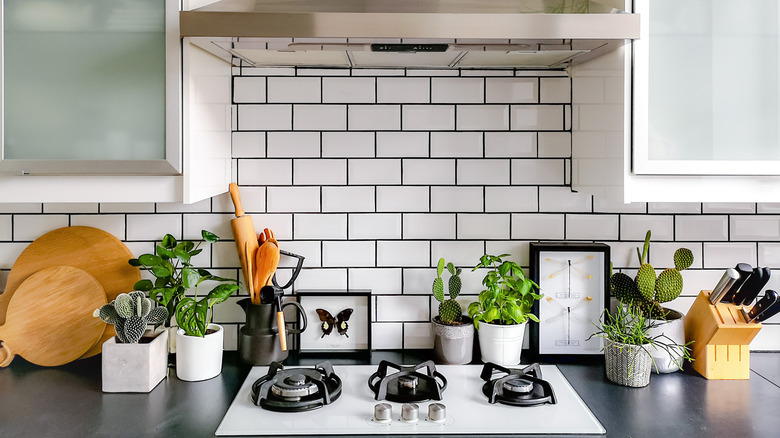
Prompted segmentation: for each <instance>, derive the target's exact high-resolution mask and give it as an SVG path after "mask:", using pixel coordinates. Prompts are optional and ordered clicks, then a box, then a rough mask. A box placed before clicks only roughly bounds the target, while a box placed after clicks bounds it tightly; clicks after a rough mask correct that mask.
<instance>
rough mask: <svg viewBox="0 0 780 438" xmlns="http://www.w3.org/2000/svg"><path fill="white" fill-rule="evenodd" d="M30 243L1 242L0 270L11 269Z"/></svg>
mask: <svg viewBox="0 0 780 438" xmlns="http://www.w3.org/2000/svg"><path fill="white" fill-rule="evenodd" d="M27 245H28V243H21V242H0V269H11V267H12V266H13V265H14V262H16V259H17V258H19V255H20V254H21V253H22V251H24V249H25V248H27Z"/></svg>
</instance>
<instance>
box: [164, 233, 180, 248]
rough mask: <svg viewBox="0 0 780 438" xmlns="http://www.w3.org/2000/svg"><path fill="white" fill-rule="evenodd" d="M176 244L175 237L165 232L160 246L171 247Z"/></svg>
mask: <svg viewBox="0 0 780 438" xmlns="http://www.w3.org/2000/svg"><path fill="white" fill-rule="evenodd" d="M176 244H177V242H176V239H175V238H174V237H173V236H171V235H170V234H166V235H165V237H163V239H162V246H163V247H164V248H165V249H172V248H174V247H175V246H176Z"/></svg>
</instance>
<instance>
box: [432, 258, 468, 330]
mask: <svg viewBox="0 0 780 438" xmlns="http://www.w3.org/2000/svg"><path fill="white" fill-rule="evenodd" d="M444 265H445V261H444V258H441V259H439V264H438V267H437V269H436V279H435V280H433V296H434V297H435V298H436V299H437V300H438V301H440V303H439V319H441V321H442V322H443V323H444V324H457V323H459V322H460V321H461V318H462V316H463V309H462V308H461V307H460V303H458V302H457V301H455V298H457V297H458V295H460V289H461V286H462V285H463V283H462V281H461V279H460V273H461V271H462V269H461V268H456V267H455V265H454V264H452V263H447V271H449V273H450V280H449V283H448V286H449V288H448V291H447V293H448V295H449V299H444V280H442V278H441V274H442V273H443V272H444Z"/></svg>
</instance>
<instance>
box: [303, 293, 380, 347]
mask: <svg viewBox="0 0 780 438" xmlns="http://www.w3.org/2000/svg"><path fill="white" fill-rule="evenodd" d="M295 296H296V300H297V301H298V304H300V305H301V307H303V309H304V312H305V313H306V317H307V319H308V322H309V326H308V328H307V329H306V331H304V332H303V333H300V334H298V335H297V338H296V346H297V347H296V348H297V354H298V355H299V356H301V357H327V358H333V357H346V358H370V356H371V317H372V315H373V307H372V302H373V300H372V297H371V290H369V289H348V290H331V289H301V290H298V291H296V293H295ZM317 309H323V310H324V311H326V312H327V313H328V314H329V316H330V317H332V320H331V321H330V324H328V326H329V327H330V331H329V333H328V334H326V333H325V332H326V330H325V329H323V323H324V322H328V321H322V319H321V317H320V314H319V313H318V312H317ZM346 309H352V312H350V313H349V315H348V319H346V322H347V324H348V327H347V329H346V330H345V331H344V332H343V334H340V331H341V330H340V327H339V326H338V325H339V324H340V322H341V321H338V319H339V314H342V315H344V314H343V313H342V312H343V311H344V310H346Z"/></svg>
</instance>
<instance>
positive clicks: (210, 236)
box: [200, 230, 219, 243]
mask: <svg viewBox="0 0 780 438" xmlns="http://www.w3.org/2000/svg"><path fill="white" fill-rule="evenodd" d="M200 235H201V236H202V237H203V240H205V241H206V242H209V243H214V242H217V241H219V236H217V235H216V234H214V233H212V232H209V231H206V230H201V231H200Z"/></svg>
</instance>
